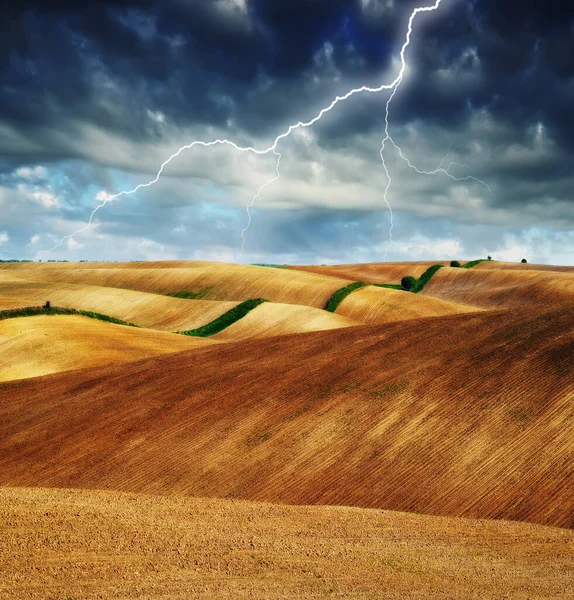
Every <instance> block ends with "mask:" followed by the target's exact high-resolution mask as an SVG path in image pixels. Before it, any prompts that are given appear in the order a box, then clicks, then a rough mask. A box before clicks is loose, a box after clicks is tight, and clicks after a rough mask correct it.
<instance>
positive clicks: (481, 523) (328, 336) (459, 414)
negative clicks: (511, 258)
mask: <svg viewBox="0 0 574 600" xmlns="http://www.w3.org/2000/svg"><path fill="white" fill-rule="evenodd" d="M432 264H435V263H429V262H426V263H402V264H386V265H385V264H378V265H375V264H373V265H342V266H340V267H294V268H272V267H256V266H246V265H229V264H217V263H198V262H193V263H186V262H177V263H170V262H162V263H127V264H121V263H117V264H115V263H81V264H74V263H48V264H45V263H43V264H37V263H21V264H14V263H9V264H2V265H0V311H2V310H5V309H15V308H25V307H31V306H41V305H42V304H43V303H44V302H46V301H50V302H51V303H52V305H53V306H58V307H63V308H67V309H75V310H77V311H88V312H96V313H100V314H102V315H106V316H109V317H112V318H115V319H120V320H123V321H128V322H131V323H134V324H136V325H138V326H139V327H126V326H124V325H116V324H114V323H109V322H102V321H99V320H96V319H94V318H91V319H90V318H87V317H85V316H80V315H49V314H46V315H38V316H18V317H15V318H4V319H3V320H0V344H1V348H2V353H1V358H0V380H1V379H4V380H5V381H4V382H3V383H0V485H1V486H3V487H0V515H1V520H0V522H1V523H2V527H1V528H0V548H1V549H0V572H1V573H2V575H1V576H0V596H2V597H4V596H6V597H10V598H54V599H55V598H58V599H60V598H73V599H74V600H76V599H77V598H92V597H94V598H96V597H103V598H130V597H145V598H160V597H161V598H170V599H171V598H183V597H204V598H212V597H221V598H226V597H229V598H235V597H252V598H318V597H340V598H380V597H384V598H404V597H415V598H416V597H421V598H423V597H424V598H426V597H437V598H439V597H444V598H506V597H508V598H554V597H560V598H567V597H574V594H573V593H572V590H574V559H573V556H574V548H573V544H574V538H573V535H572V531H571V529H572V528H573V527H574V486H573V485H572V481H574V358H573V357H574V271H573V270H569V269H568V268H560V267H556V268H554V267H549V266H538V265H516V264H514V265H508V264H506V263H497V262H495V261H488V262H482V263H480V264H477V265H475V266H472V268H469V269H461V268H451V267H449V266H444V267H443V268H441V269H439V270H438V271H437V273H435V274H434V275H433V276H432V278H431V279H430V281H429V283H428V284H427V285H426V287H424V289H423V290H422V291H421V292H420V293H418V294H413V293H410V292H406V291H399V290H394V289H388V288H381V287H375V286H373V285H368V286H366V287H361V288H360V289H356V290H355V291H353V292H351V293H350V294H349V295H348V296H346V297H345V298H344V299H343V300H342V301H341V302H340V304H338V306H337V307H336V308H335V311H334V312H328V311H326V310H324V309H325V306H326V305H327V302H328V300H329V298H331V296H333V294H335V293H336V292H337V291H338V290H340V289H341V288H344V287H346V286H349V285H350V284H351V283H353V282H355V281H364V282H366V283H373V284H375V283H379V284H382V283H389V284H396V283H398V282H400V280H401V278H402V277H404V276H407V275H410V276H413V277H416V278H418V277H420V276H421V275H422V274H423V273H424V272H425V271H426V270H427V269H428V268H429V267H430V266H432ZM441 264H443V265H448V264H449V263H448V262H446V261H445V262H442V263H441ZM168 294H171V295H174V294H175V295H180V296H182V295H183V296H187V297H188V298H192V299H185V298H182V297H179V298H175V297H173V296H170V295H168ZM253 298H264V299H266V300H268V302H264V303H262V304H258V305H254V308H252V309H250V310H249V311H248V312H247V314H245V316H243V317H242V318H240V319H239V320H236V321H235V322H232V323H231V324H230V325H229V326H227V327H226V328H224V329H223V330H222V331H221V332H220V333H217V334H215V335H210V336H209V337H204V338H198V337H189V336H184V335H178V334H177V333H176V332H177V331H183V330H187V329H194V328H197V327H201V326H204V325H207V324H209V323H210V322H212V321H214V320H216V319H218V318H219V317H220V316H221V315H222V314H224V313H226V312H227V311H228V310H230V309H232V308H233V307H235V306H237V305H238V304H239V303H240V302H244V301H246V300H250V299H253ZM41 488H49V489H41ZM72 488H73V489H72ZM95 490H107V491H95ZM120 492H121V493H120ZM149 494H154V495H153V496H150V495H149ZM253 501H256V502H253ZM260 502H267V503H275V504H261V503H260ZM287 505H290V506H287ZM311 505H316V506H311ZM319 505H322V506H319ZM381 511H383V512H381ZM393 511H402V512H393ZM415 513H418V514H415ZM421 513H424V514H421ZM460 517H465V518H463V519H461V518H460ZM500 519H503V520H500ZM518 521H521V523H519V522H518ZM186 594H187V595H186ZM190 594H191V595H190Z"/></svg>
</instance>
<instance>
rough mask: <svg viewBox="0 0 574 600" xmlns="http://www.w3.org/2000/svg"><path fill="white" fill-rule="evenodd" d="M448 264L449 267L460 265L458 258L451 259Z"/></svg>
mask: <svg viewBox="0 0 574 600" xmlns="http://www.w3.org/2000/svg"><path fill="white" fill-rule="evenodd" d="M450 266H451V267H460V263H459V262H458V260H451V261H450Z"/></svg>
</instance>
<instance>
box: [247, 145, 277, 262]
mask: <svg viewBox="0 0 574 600" xmlns="http://www.w3.org/2000/svg"><path fill="white" fill-rule="evenodd" d="M273 154H275V156H276V157H277V163H276V165H275V177H273V179H269V180H268V181H266V182H265V183H264V184H263V185H262V186H261V187H260V188H259V189H258V190H257V193H256V194H255V196H253V198H252V200H251V202H250V203H249V204H248V205H247V209H246V210H247V225H245V227H244V228H243V229H242V230H241V252H240V254H239V255H240V256H243V250H244V249H245V232H246V231H247V230H248V229H249V226H250V225H251V209H252V208H253V206H254V205H255V201H256V200H257V198H259V196H260V195H261V192H262V191H263V190H264V189H265V188H266V187H267V186H268V185H271V184H272V183H273V182H274V181H277V180H278V179H279V177H280V176H281V172H280V171H279V166H280V165H281V153H280V152H277V150H275V149H273Z"/></svg>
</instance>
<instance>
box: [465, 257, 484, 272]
mask: <svg viewBox="0 0 574 600" xmlns="http://www.w3.org/2000/svg"><path fill="white" fill-rule="evenodd" d="M481 262H488V258H478V259H477V260H471V261H470V262H467V263H465V264H464V265H461V267H460V268H461V269H472V267H476V265H479V264H480V263H481Z"/></svg>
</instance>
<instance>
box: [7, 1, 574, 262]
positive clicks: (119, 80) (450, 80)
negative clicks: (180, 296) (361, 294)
mask: <svg viewBox="0 0 574 600" xmlns="http://www.w3.org/2000/svg"><path fill="white" fill-rule="evenodd" d="M433 4H434V0H418V1H415V2H413V1H411V0H127V1H120V0H101V1H98V2H87V1H86V2H77V1H72V0H67V1H66V0H40V1H33V0H17V1H10V0H8V1H6V2H4V3H3V5H2V13H3V14H2V19H0V86H1V87H2V91H1V93H0V259H12V258H19V259H34V260H38V259H42V260H49V259H53V260H64V259H65V260H70V261H72V260H167V259H188V260H215V261H229V262H247V263H275V264H331V263H358V262H372V261H377V262H379V261H383V260H397V261H406V260H434V259H437V260H439V259H440V260H449V259H450V260H452V259H457V260H460V259H462V260H464V259H475V258H481V257H486V256H487V255H491V256H492V258H494V259H497V260H509V261H520V260H521V259H522V258H526V259H527V260H528V261H529V262H537V263H550V264H570V265H572V264H574V210H573V209H574V169H573V168H572V166H573V164H574V11H573V10H572V7H570V8H569V6H568V5H569V3H568V2H564V1H563V0H545V1H544V2H541V1H539V0H521V1H520V2H519V1H515V0H507V1H505V2H500V0H442V2H441V4H440V6H439V7H438V9H437V10H436V11H433V12H427V13H421V14H419V15H417V17H416V18H415V20H414V22H413V31H412V36H411V42H410V45H409V46H408V48H407V50H406V52H405V63H406V68H405V71H404V77H403V79H402V80H401V82H400V86H399V87H398V88H397V90H396V93H395V95H394V96H393V99H392V102H391V103H390V105H389V117H388V118H389V134H390V136H391V138H392V140H393V141H394V143H395V144H396V146H397V147H398V148H400V149H401V151H402V155H403V157H404V158H406V159H408V161H410V164H411V165H413V166H414V167H416V168H417V169H418V170H421V171H435V170H436V169H437V168H438V167H439V166H442V167H443V168H445V167H448V174H450V175H452V177H448V176H447V174H446V173H444V172H441V171H439V172H437V173H436V174H434V175H424V174H419V173H417V172H416V171H415V170H414V169H412V168H411V167H409V164H407V162H406V161H405V160H404V159H403V158H402V157H401V155H400V154H399V151H398V150H397V148H396V147H395V146H394V145H393V144H391V143H390V142H387V143H386V146H385V150H384V153H383V156H384V159H385V164H386V166H387V169H388V173H389V175H390V177H391V185H390V186H389V189H388V192H387V194H386V200H387V201H388V203H389V204H390V206H391V208H392V224H393V227H392V231H390V229H391V213H390V211H389V208H388V206H387V204H386V202H385V189H386V188H387V185H388V183H389V179H388V178H387V174H386V172H385V169H384V167H383V164H382V161H381V156H380V149H381V142H382V140H383V138H384V137H385V107H386V103H387V101H388V100H389V94H390V92H389V91H382V92H378V93H365V92H363V93H357V94H354V95H353V96H352V97H350V98H348V99H347V100H345V101H342V102H339V103H338V104H337V105H336V106H335V107H333V109H332V110H331V111H329V112H328V113H325V114H324V116H323V117H322V118H321V119H320V120H319V121H317V122H316V123H315V124H314V125H313V126H311V127H306V128H298V129H296V130H294V131H293V132H292V133H291V134H290V135H289V136H287V137H285V138H283V139H281V141H280V142H279V143H278V144H277V148H276V151H277V152H279V153H281V163H280V177H279V178H278V179H276V180H274V181H272V182H271V183H269V185H267V186H266V187H265V188H264V189H263V190H262V191H261V193H260V195H259V196H258V197H257V199H256V201H255V204H254V206H253V209H252V210H251V221H250V224H249V228H248V229H247V230H246V231H245V233H244V238H245V243H244V246H243V251H242V237H241V236H242V231H243V230H244V228H245V227H246V226H247V224H248V222H249V217H248V214H247V211H246V207H247V206H248V205H249V204H250V203H251V202H252V201H253V197H254V195H255V194H256V193H257V191H258V189H259V188H260V187H261V186H262V185H263V184H265V183H266V182H269V181H270V180H271V179H273V178H274V177H275V175H276V161H277V156H276V155H274V154H273V153H268V154H265V155H258V154H254V153H252V152H239V151H236V150H234V149H233V148H231V147H229V146H225V145H217V146H212V147H197V146H196V147H194V148H192V149H190V150H185V151H183V152H181V154H179V156H177V157H176V158H175V159H173V160H172V161H171V162H170V163H169V164H168V165H167V166H166V167H165V169H164V171H163V173H162V176H161V178H160V179H159V180H158V182H157V183H156V184H155V185H152V186H149V187H145V188H142V189H140V190H139V191H137V192H136V193H134V194H130V195H122V196H120V197H118V198H115V199H113V200H111V201H109V202H108V203H107V204H105V206H103V207H102V208H101V209H100V210H98V212H97V213H96V214H95V215H94V218H93V220H92V223H91V225H90V227H88V228H85V225H86V222H87V221H88V219H89V217H90V213H91V212H92V210H93V209H94V207H96V206H98V205H99V204H101V202H102V200H105V199H106V198H109V197H110V196H112V195H115V194H117V193H119V192H121V191H128V190H132V189H133V188H134V187H136V186H138V185H140V184H145V183H147V182H150V181H151V180H153V179H155V177H156V175H157V173H158V169H159V168H160V166H161V164H162V163H163V162H164V161H165V160H166V159H167V158H168V157H170V156H171V155H172V154H173V153H174V152H176V151H177V150H178V149H179V148H180V147H181V146H183V145H186V144H189V143H190V142H192V141H194V140H199V141H203V142H210V141H213V140H217V139H227V140H230V141H232V142H234V143H235V144H237V145H239V146H251V147H254V148H257V149H266V148H269V147H270V146H272V145H273V143H274V140H275V138H276V137H277V136H278V135H280V134H282V133H284V132H285V131H287V130H288V129H289V126H290V125H293V124H296V123H298V122H299V121H303V122H305V121H309V120H311V119H313V118H314V117H315V116H317V114H318V113H319V112H320V111H321V109H322V108H325V107H327V106H329V105H330V103H331V102H332V101H333V99H334V98H335V97H336V96H337V95H343V94H346V93H347V92H349V91H350V90H352V89H354V88H357V87H360V86H370V87H378V86H381V85H383V84H389V83H391V82H393V81H394V80H395V78H396V77H397V75H398V73H399V71H400V69H401V61H400V50H401V47H402V45H403V43H404V41H405V36H406V33H407V26H408V20H409V17H410V15H411V13H412V11H413V9H414V8H415V7H418V6H432V5H433ZM79 229H84V231H82V232H81V233H78V234H76V235H73V236H72V237H66V236H70V234H72V233H73V232H75V231H77V230H79ZM391 236H392V237H391ZM60 242H61V243H60ZM55 246H56V247H55ZM54 247H55V248H54Z"/></svg>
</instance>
